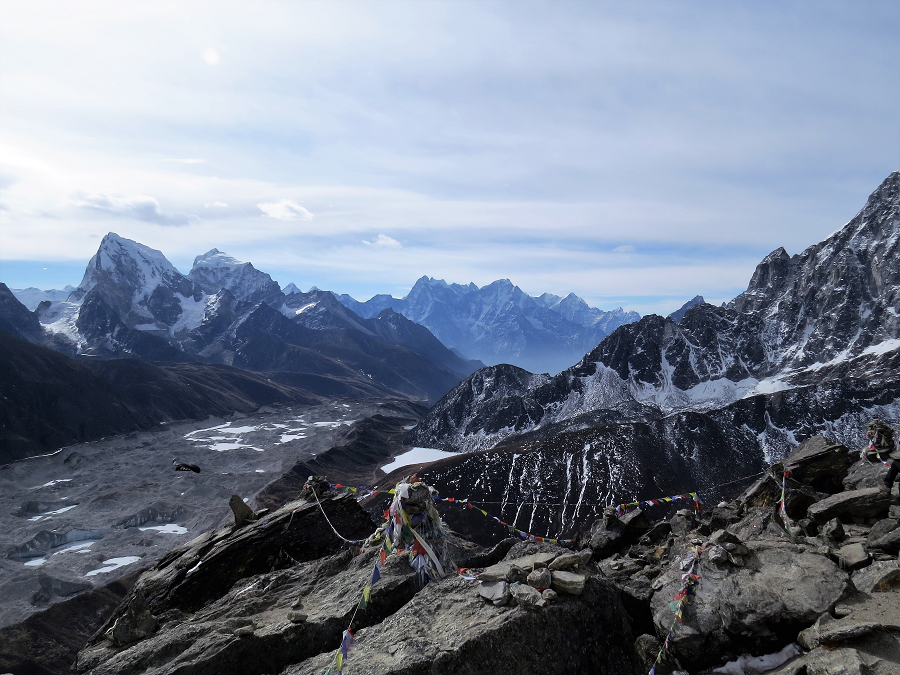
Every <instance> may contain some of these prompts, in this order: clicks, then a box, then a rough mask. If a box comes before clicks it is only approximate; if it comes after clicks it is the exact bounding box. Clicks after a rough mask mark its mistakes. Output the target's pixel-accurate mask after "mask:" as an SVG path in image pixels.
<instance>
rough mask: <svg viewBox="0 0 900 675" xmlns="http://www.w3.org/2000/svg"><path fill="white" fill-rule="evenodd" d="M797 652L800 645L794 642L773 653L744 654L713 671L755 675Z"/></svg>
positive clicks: (776, 666) (737, 674)
mask: <svg viewBox="0 0 900 675" xmlns="http://www.w3.org/2000/svg"><path fill="white" fill-rule="evenodd" d="M799 653H800V647H798V646H797V645H796V644H790V645H788V646H787V647H785V648H784V649H782V650H781V651H780V652H776V653H775V654H766V655H765V656H750V655H748V654H745V655H744V656H740V657H738V658H737V659H736V660H734V661H729V662H728V663H726V664H725V665H724V666H721V667H719V668H716V669H715V670H714V671H713V672H714V673H724V675H756V673H765V672H766V671H769V670H773V669H775V668H778V666H781V665H783V664H785V663H787V662H788V661H790V660H791V659H792V658H794V657H795V656H797V654H799Z"/></svg>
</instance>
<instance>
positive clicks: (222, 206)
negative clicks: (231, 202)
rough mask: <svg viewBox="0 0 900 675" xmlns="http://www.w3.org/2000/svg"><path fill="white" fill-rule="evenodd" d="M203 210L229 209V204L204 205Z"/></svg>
mask: <svg viewBox="0 0 900 675" xmlns="http://www.w3.org/2000/svg"><path fill="white" fill-rule="evenodd" d="M203 208H206V209H227V208H228V204H226V203H225V202H213V203H212V204H204V205H203Z"/></svg>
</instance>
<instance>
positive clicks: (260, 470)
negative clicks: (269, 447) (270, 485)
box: [256, 469, 265, 473]
mask: <svg viewBox="0 0 900 675" xmlns="http://www.w3.org/2000/svg"><path fill="white" fill-rule="evenodd" d="M256 473H265V471H263V470H262V469H257V470H256Z"/></svg>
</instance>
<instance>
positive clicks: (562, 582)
mask: <svg viewBox="0 0 900 675" xmlns="http://www.w3.org/2000/svg"><path fill="white" fill-rule="evenodd" d="M584 584H585V576H584V575H583V574H574V573H573V572H564V571H562V570H559V571H557V572H553V581H552V583H551V584H550V587H551V588H552V589H553V590H554V591H556V592H557V593H565V594H567V595H581V593H582V592H583V591H584Z"/></svg>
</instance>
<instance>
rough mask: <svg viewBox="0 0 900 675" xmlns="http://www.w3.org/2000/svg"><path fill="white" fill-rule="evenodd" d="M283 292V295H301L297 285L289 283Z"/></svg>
mask: <svg viewBox="0 0 900 675" xmlns="http://www.w3.org/2000/svg"><path fill="white" fill-rule="evenodd" d="M283 290H284V294H285V295H290V294H291V293H302V292H303V291H301V290H300V289H299V288H298V287H297V284H295V283H294V282H291V283H289V284H288V285H287V286H285V287H284V289H283Z"/></svg>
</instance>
